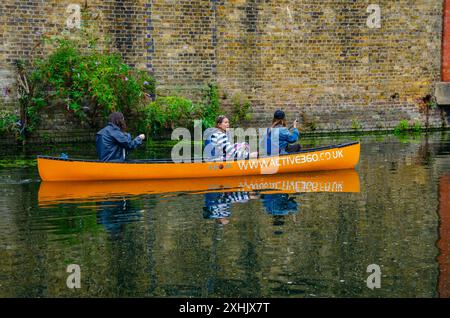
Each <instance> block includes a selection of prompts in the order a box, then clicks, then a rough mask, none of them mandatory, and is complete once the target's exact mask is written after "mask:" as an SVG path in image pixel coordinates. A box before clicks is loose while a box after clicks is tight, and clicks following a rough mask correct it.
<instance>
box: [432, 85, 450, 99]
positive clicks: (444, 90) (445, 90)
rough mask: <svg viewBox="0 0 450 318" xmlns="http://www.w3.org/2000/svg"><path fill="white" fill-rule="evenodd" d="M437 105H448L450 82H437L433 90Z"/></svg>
mask: <svg viewBox="0 0 450 318" xmlns="http://www.w3.org/2000/svg"><path fill="white" fill-rule="evenodd" d="M434 94H435V96H436V101H437V103H438V104H439V105H450V82H438V83H436V88H435V92H434Z"/></svg>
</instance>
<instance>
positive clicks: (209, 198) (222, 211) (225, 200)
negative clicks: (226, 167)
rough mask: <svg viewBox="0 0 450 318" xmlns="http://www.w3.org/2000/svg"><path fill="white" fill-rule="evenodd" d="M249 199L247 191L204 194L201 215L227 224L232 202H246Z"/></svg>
mask: <svg viewBox="0 0 450 318" xmlns="http://www.w3.org/2000/svg"><path fill="white" fill-rule="evenodd" d="M248 200H250V194H249V193H248V192H222V193H221V192H213V193H206V194H205V206H204V207H203V217H204V218H205V219H214V220H216V221H217V223H220V224H223V225H225V224H228V223H229V220H228V218H229V217H230V216H231V204H232V203H246V202H248Z"/></svg>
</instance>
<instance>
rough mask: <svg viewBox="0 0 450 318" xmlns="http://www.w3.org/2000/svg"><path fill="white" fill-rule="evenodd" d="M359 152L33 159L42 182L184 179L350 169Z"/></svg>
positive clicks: (353, 148) (346, 147)
mask: <svg viewBox="0 0 450 318" xmlns="http://www.w3.org/2000/svg"><path fill="white" fill-rule="evenodd" d="M359 153H360V144H359V142H353V143H347V144H341V145H336V146H329V147H321V148H315V149H307V150H303V151H301V152H299V153H295V154H289V155H281V156H277V157H263V158H257V159H249V160H237V161H225V162H208V161H203V162H191V163H174V162H171V161H163V160H136V161H127V162H100V161H96V160H75V159H62V158H55V157H43V156H39V157H38V159H37V162H38V170H39V175H40V176H41V179H42V180H43V181H98V180H148V179H185V178H214V177H229V176H243V175H261V174H276V173H291V172H305V171H321V170H338V169H353V168H354V167H355V166H356V165H357V164H358V162H359Z"/></svg>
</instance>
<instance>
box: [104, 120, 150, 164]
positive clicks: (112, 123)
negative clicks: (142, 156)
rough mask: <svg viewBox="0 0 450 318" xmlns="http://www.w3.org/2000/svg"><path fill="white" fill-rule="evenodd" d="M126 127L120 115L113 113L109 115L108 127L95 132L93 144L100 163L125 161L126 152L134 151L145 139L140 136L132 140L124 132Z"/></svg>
mask: <svg viewBox="0 0 450 318" xmlns="http://www.w3.org/2000/svg"><path fill="white" fill-rule="evenodd" d="M126 128H127V125H126V124H125V118H124V116H123V114H122V113H120V112H114V113H111V114H110V115H109V118H108V125H106V127H104V128H103V129H101V130H100V131H99V132H97V135H96V137H95V144H96V148H97V154H98V157H99V159H100V160H101V161H119V162H122V161H125V160H126V156H127V153H128V151H130V150H133V149H136V148H137V147H138V146H139V145H141V144H142V141H143V140H144V139H145V135H144V134H140V135H139V136H137V137H136V138H134V139H131V135H130V134H129V133H127V132H125V129H126Z"/></svg>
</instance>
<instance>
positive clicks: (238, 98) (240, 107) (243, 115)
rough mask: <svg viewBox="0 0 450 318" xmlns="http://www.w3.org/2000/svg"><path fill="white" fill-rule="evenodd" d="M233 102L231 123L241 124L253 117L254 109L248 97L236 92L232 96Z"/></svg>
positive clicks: (234, 124)
mask: <svg viewBox="0 0 450 318" xmlns="http://www.w3.org/2000/svg"><path fill="white" fill-rule="evenodd" d="M231 103H232V105H233V108H232V113H231V124H232V125H233V126H238V125H240V124H241V123H242V122H243V121H247V120H250V119H252V116H251V114H250V112H251V110H252V104H251V102H250V101H249V100H248V98H247V97H244V96H242V95H241V94H239V93H238V94H235V95H233V97H232V98H231Z"/></svg>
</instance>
